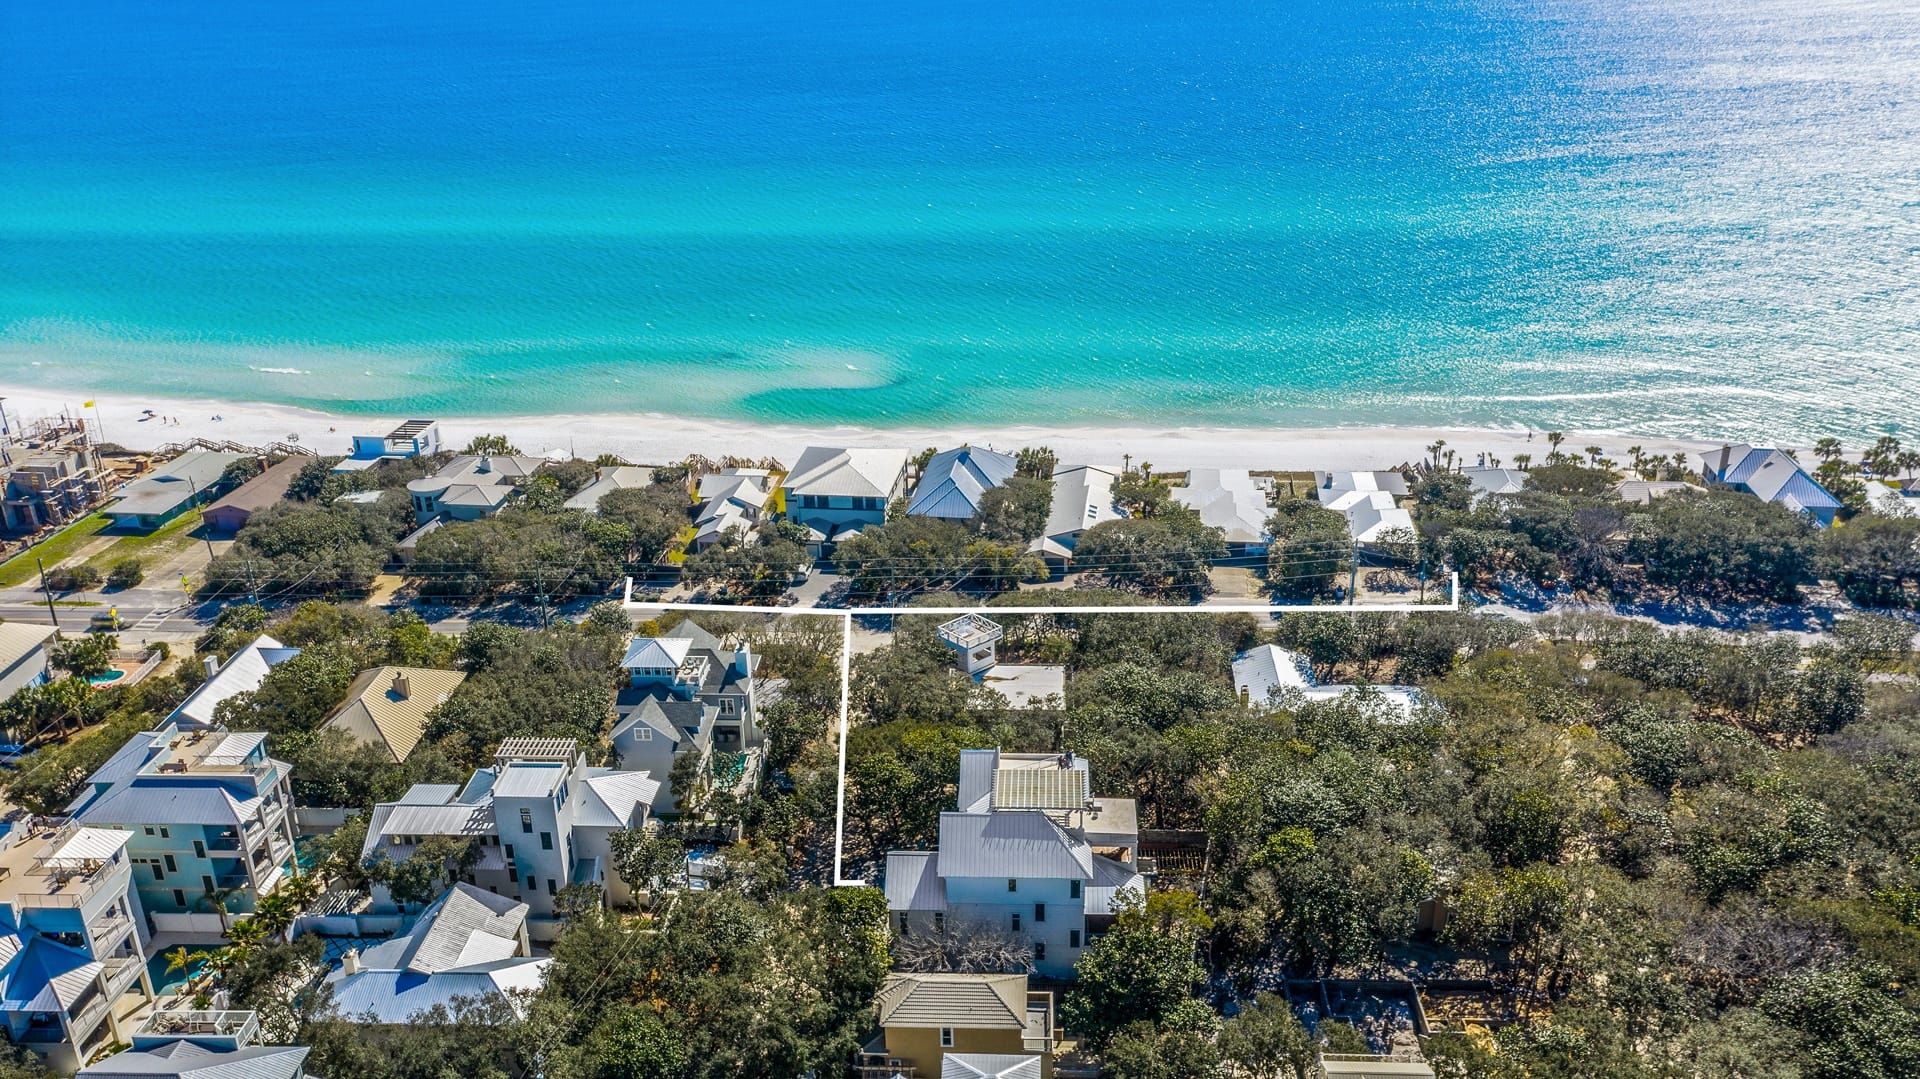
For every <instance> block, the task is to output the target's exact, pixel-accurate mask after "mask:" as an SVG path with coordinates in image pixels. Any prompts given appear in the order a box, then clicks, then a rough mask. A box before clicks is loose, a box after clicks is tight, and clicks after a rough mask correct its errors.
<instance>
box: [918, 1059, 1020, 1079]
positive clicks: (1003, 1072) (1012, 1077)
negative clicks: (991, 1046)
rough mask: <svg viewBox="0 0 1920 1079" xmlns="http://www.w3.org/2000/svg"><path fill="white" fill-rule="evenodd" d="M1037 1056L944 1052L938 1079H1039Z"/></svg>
mask: <svg viewBox="0 0 1920 1079" xmlns="http://www.w3.org/2000/svg"><path fill="white" fill-rule="evenodd" d="M1040 1076H1041V1071H1040V1054H1038V1053H947V1054H945V1055H943V1056H942V1057H941V1058H940V1079H1040Z"/></svg>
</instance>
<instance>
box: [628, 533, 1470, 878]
mask: <svg viewBox="0 0 1920 1079" xmlns="http://www.w3.org/2000/svg"><path fill="white" fill-rule="evenodd" d="M1447 593H1448V598H1447V602H1445V603H1369V604H1366V605H1364V606H1362V605H1349V604H1341V605H1337V606H1336V605H1331V604H1312V603H1222V604H1203V605H1198V606H1188V607H1174V606H1167V605H1164V604H1155V603H1123V604H1114V605H1111V606H1053V607H1050V606H1009V607H997V606H994V607H990V606H986V605H979V606H972V607H811V606H809V607H764V606H758V605H755V604H751V603H702V602H697V601H694V600H636V599H634V598H633V578H632V577H628V578H627V579H626V587H625V589H624V591H623V592H622V595H621V600H620V606H621V607H622V608H623V609H625V610H626V611H628V612H637V611H688V612H693V611H727V612H730V613H740V614H757V615H762V616H772V617H786V616H790V615H792V616H803V615H804V616H812V617H815V618H838V619H839V620H840V762H839V768H838V770H839V777H838V780H837V783H836V786H835V788H834V796H833V886H834V887H836V888H861V887H865V886H866V883H867V882H866V881H864V880H853V879H848V878H847V877H845V876H842V875H841V865H842V858H843V856H844V853H845V850H846V836H847V729H848V728H849V727H851V726H852V725H853V724H852V720H851V719H850V718H849V715H848V713H849V711H850V709H849V698H850V696H851V694H852V688H853V620H854V619H855V618H865V617H868V616H875V617H897V616H899V615H910V614H921V615H947V616H959V615H963V614H980V615H987V616H992V615H1002V614H1006V615H1031V614H1264V615H1278V614H1294V613H1314V614H1365V613H1367V612H1372V611H1378V612H1382V613H1387V614H1442V613H1446V612H1449V611H1458V610H1459V609H1460V574H1459V572H1458V571H1457V570H1456V571H1454V572H1453V573H1451V574H1449V581H1448V589H1447Z"/></svg>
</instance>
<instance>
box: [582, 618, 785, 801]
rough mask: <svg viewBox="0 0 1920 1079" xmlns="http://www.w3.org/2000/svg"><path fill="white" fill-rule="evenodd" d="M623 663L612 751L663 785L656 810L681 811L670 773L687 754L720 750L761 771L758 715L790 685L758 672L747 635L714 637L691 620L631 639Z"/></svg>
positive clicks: (706, 755)
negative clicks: (623, 677)
mask: <svg viewBox="0 0 1920 1079" xmlns="http://www.w3.org/2000/svg"><path fill="white" fill-rule="evenodd" d="M620 668H621V670H622V671H624V672H625V675H626V677H625V680H624V682H623V684H622V685H621V687H620V691H619V693H618V695H617V696H616V697H615V698H614V715H615V719H614V727H613V734H612V736H611V737H612V742H613V748H614V752H615V753H616V754H618V755H619V758H620V765H621V767H623V768H634V769H641V770H644V771H646V772H647V773H649V774H650V775H652V776H653V777H654V778H655V779H656V780H657V781H658V782H659V784H660V793H659V797H658V800H657V802H656V803H655V805H656V806H657V808H658V809H659V811H661V812H672V811H674V810H675V809H677V808H678V801H677V795H676V794H675V792H674V790H673V786H672V783H671V780H670V777H671V775H672V772H673V763H674V761H675V760H676V759H678V758H679V757H680V756H681V755H682V754H687V753H692V754H695V755H697V756H698V757H699V759H700V760H702V761H710V760H711V757H712V754H713V753H714V752H715V751H719V752H722V753H734V754H742V755H743V757H742V759H741V760H740V761H738V762H737V763H738V766H739V767H740V768H742V769H744V770H745V773H746V774H749V775H751V774H757V772H758V767H759V759H760V748H761V742H762V740H763V739H762V736H761V732H760V714H761V711H762V710H763V709H765V708H768V707H770V706H771V705H772V704H773V703H774V702H775V701H777V700H779V699H780V694H781V692H782V690H784V689H785V688H786V682H785V681H784V680H782V679H778V678H767V677H763V676H762V675H761V674H760V673H759V672H760V657H759V656H757V655H755V654H754V652H753V648H752V646H751V645H749V644H747V642H746V641H745V640H744V639H741V638H737V637H725V638H723V637H717V636H715V635H714V634H711V633H708V632H707V631H706V630H704V629H702V628H701V627H700V625H699V624H698V623H696V622H694V621H693V620H692V619H687V620H685V621H683V622H681V623H680V624H679V625H677V626H675V627H674V628H673V629H671V630H668V631H667V632H666V633H663V634H662V635H660V636H658V637H636V638H634V639H633V640H632V641H631V642H629V644H628V645H627V651H626V655H624V656H623V657H621V660H620ZM720 778H723V779H725V778H730V777H720ZM732 778H737V777H732Z"/></svg>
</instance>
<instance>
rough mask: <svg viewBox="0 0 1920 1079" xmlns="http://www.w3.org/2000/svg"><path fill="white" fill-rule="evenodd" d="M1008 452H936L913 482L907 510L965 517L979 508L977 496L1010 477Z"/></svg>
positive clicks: (1014, 465) (1012, 467)
mask: <svg viewBox="0 0 1920 1079" xmlns="http://www.w3.org/2000/svg"><path fill="white" fill-rule="evenodd" d="M1017 467H1018V465H1017V462H1015V460H1014V459H1013V457H1012V456H1011V455H1010V454H1005V453H1000V452H998V451H996V450H990V449H984V448H981V447H977V446H961V447H960V448H958V449H952V450H947V451H946V452H944V453H936V454H934V455H933V457H932V458H930V459H929V460H928V461H927V467H926V469H925V470H924V471H923V472H922V473H921V474H920V482H919V483H917V484H915V485H914V488H913V501H912V502H910V503H908V505H907V512H908V513H910V514H913V515H914V516H917V517H944V518H950V519H965V518H969V517H972V516H973V515H974V514H975V513H977V512H978V511H979V509H980V497H981V496H982V495H984V494H986V493H987V492H988V491H990V490H992V489H993V488H995V487H998V486H1000V485H1001V484H1003V483H1005V482H1007V481H1008V480H1010V479H1012V478H1013V473H1014V470H1015V469H1016V468H1017Z"/></svg>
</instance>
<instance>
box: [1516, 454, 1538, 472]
mask: <svg viewBox="0 0 1920 1079" xmlns="http://www.w3.org/2000/svg"><path fill="white" fill-rule="evenodd" d="M1531 464H1533V454H1531V453H1516V454H1514V455H1513V467H1515V468H1517V469H1519V470H1520V471H1522V472H1525V471H1526V470H1527V467H1528V466H1529V465H1531Z"/></svg>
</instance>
